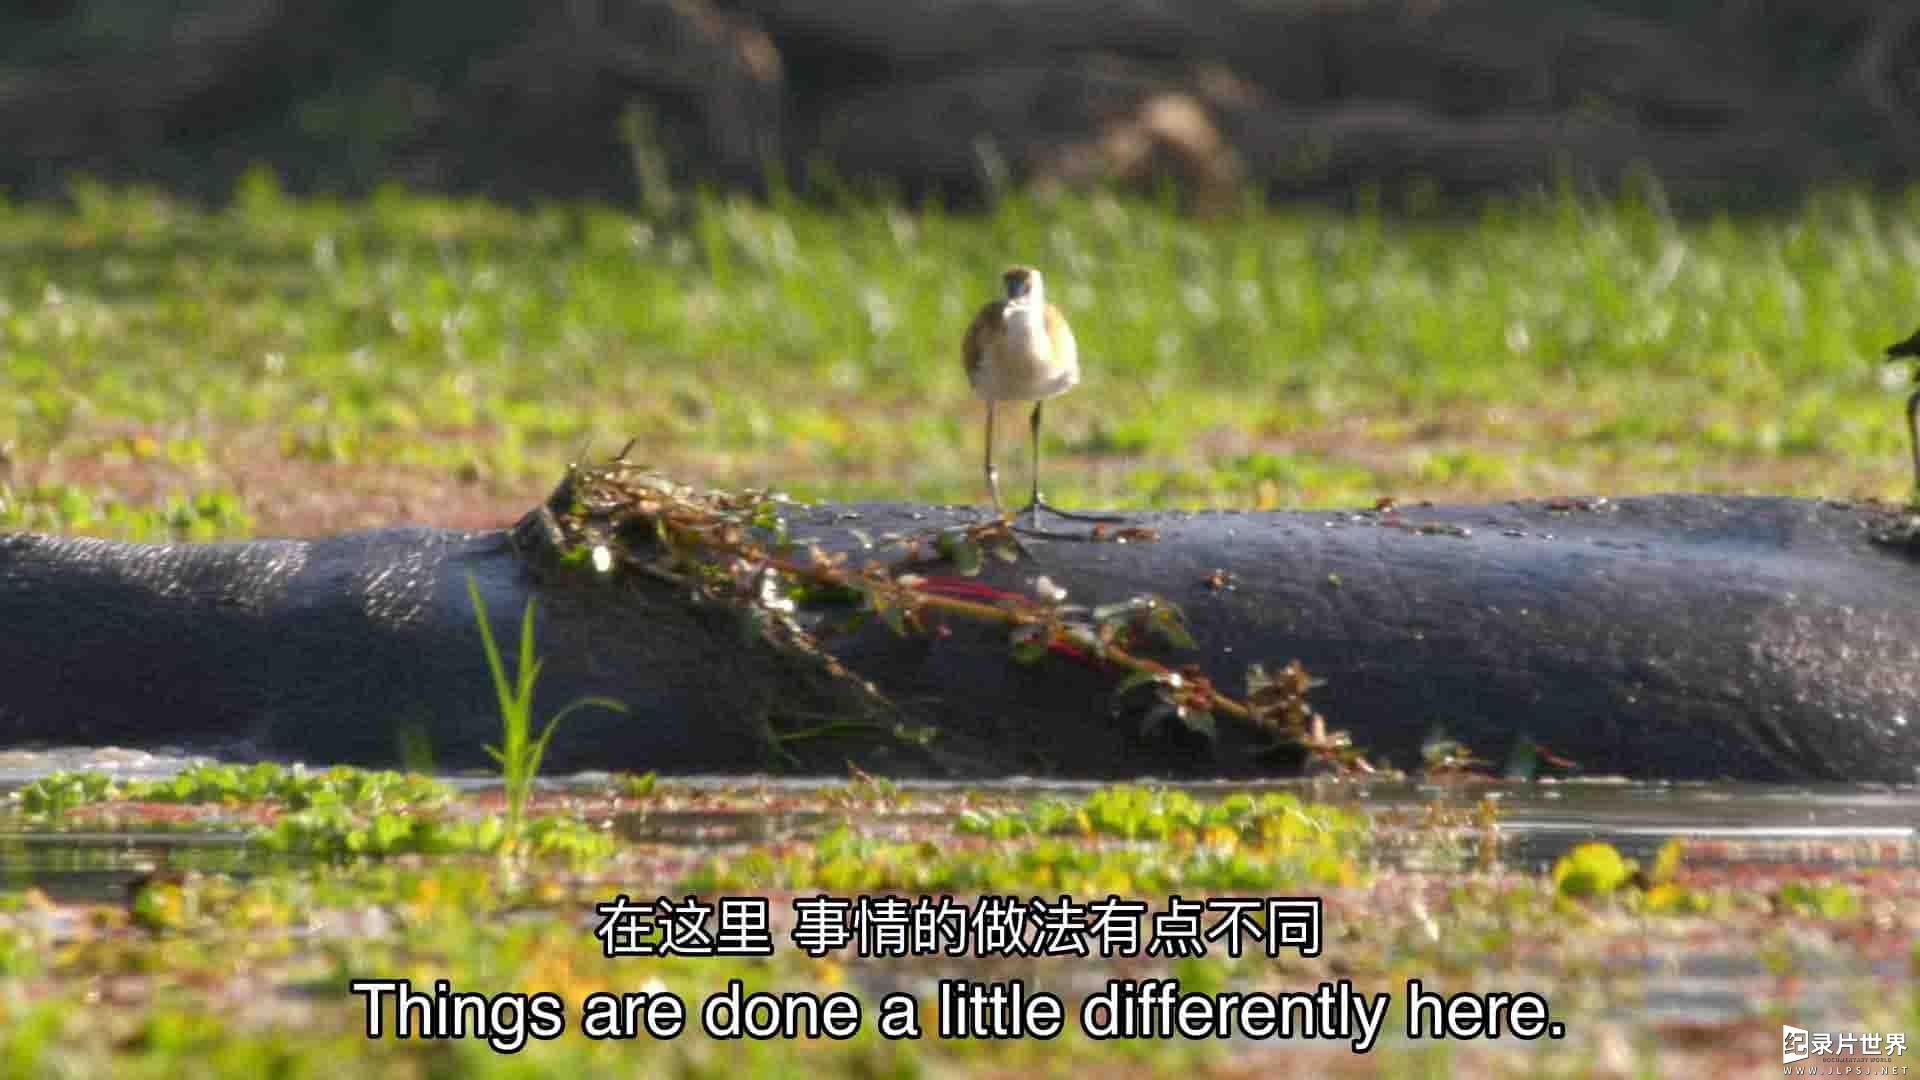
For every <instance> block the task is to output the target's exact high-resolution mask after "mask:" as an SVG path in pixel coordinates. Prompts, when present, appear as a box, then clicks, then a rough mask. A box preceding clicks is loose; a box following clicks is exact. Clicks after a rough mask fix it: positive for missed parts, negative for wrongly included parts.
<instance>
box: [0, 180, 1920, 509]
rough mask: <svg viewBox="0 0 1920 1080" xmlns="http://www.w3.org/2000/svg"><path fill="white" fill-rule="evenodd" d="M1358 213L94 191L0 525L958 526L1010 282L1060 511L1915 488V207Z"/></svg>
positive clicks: (1831, 200)
mask: <svg viewBox="0 0 1920 1080" xmlns="http://www.w3.org/2000/svg"><path fill="white" fill-rule="evenodd" d="M1362 202H1363V206H1362V209H1361V210H1359V211H1358V212H1343V211H1336V210H1332V209H1317V208H1311V207H1280V206H1270V205H1262V204H1260V203H1258V202H1256V201H1252V200H1250V201H1249V202H1247V203H1246V204H1245V205H1243V206H1241V207H1240V208H1238V209H1235V210H1230V211H1229V212H1226V213H1222V214H1217V215H1212V216H1192V215H1183V214H1181V213H1179V212H1177V211H1176V210H1175V209H1174V208H1173V206H1172V205H1171V203H1170V201H1168V200H1159V201H1156V200H1152V199H1145V198H1139V197H1125V196H1119V195H1112V194H1097V193H1096V194H1091V195H1063V196H1059V197H1054V198H1044V199H1043V198H1038V197H1033V196H1026V195H1008V196H1006V197H1004V198H1002V199H1000V200H998V201H997V202H996V203H995V205H994V207H993V208H992V209H991V210H990V211H988V212H986V213H985V214H968V215H959V214H949V213H945V212H942V211H941V210H940V209H939V208H938V206H937V205H922V206H920V207H918V208H916V209H907V208H905V207H903V206H902V205H899V204H896V203H891V202H888V201H885V200H879V199H859V198H853V197H851V196H849V197H847V198H845V199H843V200H841V201H839V202H838V203H836V204H833V205H827V204H825V203H823V202H821V201H820V200H810V201H807V202H804V203H803V202H799V201H796V200H794V199H791V198H786V197H782V196H781V195H779V194H778V193H776V194H775V196H774V197H773V198H772V199H770V200H763V201H749V200H745V199H739V198H732V197H722V196H718V195H710V194H689V195H684V196H683V197H681V199H680V200H679V201H678V202H677V204H675V205H674V206H672V207H669V208H666V209H663V210H661V211H659V212H656V213H650V214H639V213H634V212H628V211H623V210H616V209H612V208H609V207H607V206H604V205H598V204H591V203H576V202H568V203H555V204H550V205H545V206H537V207H534V208H531V209H525V210H516V209H508V208H505V207H503V206H501V205H499V204H494V203H489V202H485V201H478V200H460V199H453V198H447V197H433V196H422V195H411V194H406V193H404V192H402V191H400V190H399V189H397V188H387V189H381V190H379V191H377V192H376V193H375V194H373V195H372V196H371V197H369V198H367V199H364V200H356V201H350V202H343V201H334V200H330V199H325V198H296V197H293V196H290V195H288V194H286V193H285V191H284V190H283V189H282V188H281V186H280V184H279V182H278V181H277V180H276V179H275V178H274V177H273V175H272V174H271V173H270V172H268V171H266V170H264V169H256V170H254V171H253V172H251V173H249V174H247V176H246V178H245V179H244V180H243V181H242V182H241V183H240V185H239V186H238V188H237V190H236V191H235V193H234V197H233V199H232V200H230V202H229V203H228V204H227V205H226V206H225V207H224V208H221V209H212V210H210V209H204V208H199V207H197V206H195V205H194V204H191V203H188V202H185V201H180V200H178V199H176V198H174V197H170V196H167V195H164V194H160V193H157V192H153V191H146V190H140V189H134V188H125V187H106V186H100V185H95V184H86V183H81V184H76V185H75V186H74V188H73V189H72V192H71V196H70V198H69V199H67V200H65V201H63V202H28V203H0V262H4V264H5V265H6V266H7V267H8V272H7V273H6V274H5V275H4V276H0V358H3V359H4V363H3V364H0V389H3V390H4V392H5V394H4V399H5V400H6V401H7V402H9V403H10V405H11V408H9V409H7V410H4V411H0V449H3V450H4V454H5V465H4V468H5V470H6V472H5V474H4V475H5V481H6V487H5V489H4V492H3V494H0V498H3V499H4V507H3V508H0V524H4V525H5V526H7V527H16V528H17V527H28V528H51V529H67V530H74V531H83V532H101V533H105V534H108V535H121V536H131V537H137V538H148V537H153V536H162V535H181V536H192V537H196V538H207V537H214V536H226V535H244V534H247V533H252V532H261V533H287V532H292V533H300V532H313V531H327V530H330V529H332V528H339V527H348V526H354V525H363V524H374V523H378V522H380V521H383V520H395V519H401V518H405V519H409V520H416V521H424V522H429V523H441V524H471V525H479V524H499V523H503V522H505V521H508V520H511V517H512V516H513V514H514V513H516V512H517V511H518V509H521V508H524V506H525V505H529V504H530V502H531V500H532V499H534V498H536V497H538V496H539V495H540V494H541V493H543V492H544V491H545V490H546V488H547V487H548V486H550V485H551V483H552V482H553V481H554V480H555V479H556V478H557V477H558V475H559V473H560V470H561V468H562V467H563V465H564V463H565V462H566V461H568V460H571V459H573V458H574V457H575V456H576V455H577V454H578V453H579V452H580V451H581V449H582V447H587V446H590V447H591V448H592V449H593V451H595V452H598V453H602V454H605V453H611V452H612V451H614V450H616V449H617V448H618V447H619V446H620V444H621V443H623V442H624V441H625V440H626V439H627V438H628V437H634V438H637V439H638V440H639V443H638V445H637V447H636V449H635V452H634V456H635V457H636V458H640V459H644V460H647V461H651V462H653V463H655V464H657V465H660V466H663V467H665V468H667V469H669V470H671V471H672V472H674V473H675V474H677V475H679V476H681V477H682V478H684V479H687V480H690V481H694V482H702V483H712V484H726V485H735V484H749V485H773V486H777V487H779V488H781V489H783V490H786V491H788V492H790V493H792V494H794V495H795V496H797V497H801V498H807V499H815V498H819V499H852V498H903V499H905V498H911V499H922V500H940V501H948V500H952V501H968V502H977V501H980V500H981V499H982V498H983V493H982V491H981V482H980V480H979V468H978V463H979V457H980V439H981V430H980V429H981V420H982V414H981V408H982V407H981V406H980V404H979V403H978V402H976V401H975V400H973V399H972V397H971V396H970V393H969V390H968V387H967V383H966V380H965V378H964V376H963V375H962V374H961V371H960V367H959V342H960V336H961V334H962V332H963V330H964V328H965V326H966V323H967V320H968V319H969V318H970V317H971V315H972V314H973V312H974V310H975V309H976V308H977V307H978V305H979V304H981V303H982V302H984V301H985V300H986V299H988V298H990V297H991V296H992V295H993V293H994V291H995V288H996V279H997V274H998V272H999V270H1000V269H1001V268H1002V267H1003V266H1004V265H1005V264H1007V263H1009V262H1014V261H1021V262H1031V263H1034V264H1036V265H1038V266H1040V267H1041V268H1042V269H1043V270H1045V271H1046V273H1047V275H1048V282H1049V289H1050V292H1051V295H1052V297H1053V299H1054V300H1055V302H1057V303H1058V304H1060V305H1061V306H1062V307H1063V308H1064V309H1065V310H1066V312H1067V314H1068V315H1069V317H1070V318H1071V319H1072V321H1073V325H1074V328H1075V331H1076V333H1077V335H1078V338H1079V341H1080V346H1081V351H1082V356H1083V365H1084V367H1085V377H1084V381H1083V383H1082V385H1081V387H1080V388H1079V389H1077V390H1076V391H1074V392H1073V393H1072V394H1070V395H1068V396H1067V397H1065V398H1063V399H1060V400H1059V401H1058V402H1056V403H1055V404H1054V405H1053V406H1050V408H1049V412H1048V423H1047V428H1046V434H1047V443H1048V455H1049V459H1050V460H1049V462H1048V467H1047V474H1046V481H1047V484H1046V486H1047V490H1048V492H1049V495H1050V497H1053V498H1054V499H1056V501H1058V502H1060V503H1062V504H1063V505H1069V506H1072V505H1079V506H1092V505H1098V506H1120V507H1208V506H1212V507H1242V508H1271V507H1325V506H1338V505H1354V504H1359V503H1369V502H1371V501H1372V500H1373V499H1374V498H1375V497H1377V496H1380V495H1386V494H1391V495H1395V496H1397V497H1399V498H1401V499H1402V500H1407V499H1417V498H1434V499H1493V498H1503V497H1510V496H1522V495H1547V494H1557V493H1573V492H1586V493H1604V494H1611V495H1623V494H1630V493H1634V492H1651V491H1671V490H1702V491H1723V492H1793V493H1801V494H1814V495H1829V496H1858V495H1883V496H1899V495H1904V494H1905V493H1906V490H1907V486H1908V484H1909V476H1910V473H1909V466H1908V463H1907V460H1906V457H1905V440H1906V436H1905V430H1904V426H1903V422H1902V414H1901V401H1902V398H1901V396H1900V393H1899V387H1900V386H1901V385H1902V384H1903V380H1904V373H1903V372H1901V371H1900V370H1898V369H1890V368H1884V367H1883V366H1882V365H1880V364H1879V363H1877V358H1878V356H1879V353H1880V350H1881V348H1882V347H1883V346H1884V345H1885V344H1886V343H1887V342H1889V341H1891V340H1893V339H1894V337H1896V336H1900V335H1904V334H1905V333H1907V332H1908V331H1910V330H1911V329H1912V325H1913V323H1914V321H1915V319H1916V318H1917V317H1920V271H1917V270H1916V267H1920V258H1917V256H1920V229H1916V226H1915V222H1916V221H1920V217H1917V216H1916V211H1920V190H1915V191H1908V192H1906V193H1904V194H1899V193H1895V194H1871V193H1866V192H1864V191H1827V192H1822V193H1816V194H1813V195H1811V196H1809V197H1807V198H1806V199H1805V200H1803V201H1802V202H1801V203H1799V204H1798V205H1797V206H1794V207H1791V208H1789V209H1786V210H1782V211H1779V212H1775V213H1771V214H1765V215H1744V216H1741V217H1738V218H1735V217H1729V216H1725V215H1720V216H1714V217H1708V218H1700V219H1690V218H1684V217H1676V216H1675V215H1673V214H1671V213H1669V212H1667V211H1666V210H1665V209H1664V203H1663V200H1662V198H1661V195H1660V192H1659V190H1658V188H1657V187H1656V186H1653V185H1650V184H1643V185H1640V188H1639V190H1638V192H1637V193H1629V194H1627V195H1623V196H1620V197H1617V198H1612V199H1608V200H1599V199H1596V198H1592V197H1586V196H1581V195H1576V194H1574V193H1572V192H1571V191H1570V190H1562V191H1559V192H1557V193H1552V194H1543V195H1540V196H1537V197H1533V198H1519V199H1514V198H1504V199H1490V200H1486V201H1484V202H1482V203H1480V204H1479V205H1478V207H1477V208H1476V209H1470V210H1463V209H1461V208H1460V207H1459V206H1458V205H1453V206H1451V208H1449V209H1445V210H1441V209H1425V208H1423V207H1422V206H1420V205H1419V204H1417V203H1412V204H1408V205H1396V206H1393V207H1380V206H1378V205H1377V203H1376V204H1374V205H1371V206H1368V205H1367V204H1366V203H1365V200H1363V201H1362ZM1007 415H1008V417H1009V422H1008V423H1005V424H1003V425H1002V429H1001V430H1002V433H1003V435H1004V436H1005V437H1006V438H1007V440H1008V441H1007V442H1006V443H1004V444H1003V446H1004V447H1005V452H1006V453H1007V454H1008V455H1009V456H1008V457H1007V458H1005V459H1004V460H1006V461H1007V462H1009V463H1010V464H1013V465H1014V468H1013V471H1012V472H1011V474H1010V477H1011V479H1010V480H1009V481H1007V482H1010V483H1011V484H1013V485H1014V487H1015V488H1016V489H1017V488H1018V487H1020V486H1023V485H1024V476H1025V457H1024V454H1021V453H1019V451H1018V443H1017V442H1015V441H1014V437H1015V435H1016V434H1017V435H1021V436H1024V425H1023V424H1021V423H1015V422H1012V421H1011V418H1012V417H1013V416H1014V415H1015V414H1014V413H1012V412H1011V411H1009V412H1008V414H1007ZM396 478H400V479H398V480H396ZM396 484H398V490H399V491H400V495H398V496H394V495H393V492H394V491H395V490H396V488H395V485H396ZM383 493H384V494H383ZM303 495H305V496H311V498H308V499H306V501H302V496H303ZM358 495H364V496H367V497H365V498H358V499H356V496H358ZM322 496H324V497H325V499H327V500H331V501H328V502H324V503H322V502H316V501H314V500H316V499H320V498H321V497H322ZM376 496H379V497H376ZM383 499H384V501H383ZM129 508H131V509H129Z"/></svg>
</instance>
